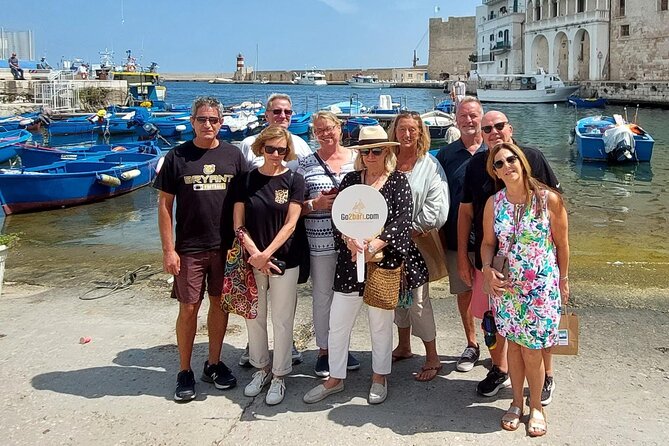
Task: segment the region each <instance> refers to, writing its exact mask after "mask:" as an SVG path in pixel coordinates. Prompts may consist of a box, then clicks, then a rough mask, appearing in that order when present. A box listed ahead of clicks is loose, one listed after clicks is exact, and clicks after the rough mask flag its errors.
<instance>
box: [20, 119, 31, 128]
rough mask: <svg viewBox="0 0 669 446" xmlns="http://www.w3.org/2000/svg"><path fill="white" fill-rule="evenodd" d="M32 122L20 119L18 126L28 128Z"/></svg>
mask: <svg viewBox="0 0 669 446" xmlns="http://www.w3.org/2000/svg"><path fill="white" fill-rule="evenodd" d="M33 122H34V121H33V120H32V119H21V120H20V121H19V125H20V126H21V127H26V126H29V125H30V124H32V123H33Z"/></svg>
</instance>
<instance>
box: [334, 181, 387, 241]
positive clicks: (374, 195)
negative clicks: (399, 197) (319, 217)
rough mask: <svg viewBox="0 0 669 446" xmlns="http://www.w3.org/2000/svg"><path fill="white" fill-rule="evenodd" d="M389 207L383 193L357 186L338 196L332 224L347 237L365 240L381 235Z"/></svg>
mask: <svg viewBox="0 0 669 446" xmlns="http://www.w3.org/2000/svg"><path fill="white" fill-rule="evenodd" d="M387 217H388V205H387V204H386V200H385V199H384V198H383V195H381V192H379V191H378V190H376V189H374V188H373V187H371V186H366V185H364V184H355V185H353V186H350V187H347V188H346V189H344V190H343V191H341V192H339V193H338V194H337V198H335V200H334V202H333V203H332V222H333V223H334V225H335V226H336V227H337V229H339V230H340V231H341V233H342V234H344V235H346V236H347V237H351V238H354V239H357V240H364V239H368V238H372V237H375V236H377V235H379V234H380V233H381V231H382V230H383V226H384V225H385V224H386V218H387Z"/></svg>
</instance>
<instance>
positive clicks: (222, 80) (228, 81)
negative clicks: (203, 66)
mask: <svg viewBox="0 0 669 446" xmlns="http://www.w3.org/2000/svg"><path fill="white" fill-rule="evenodd" d="M234 82H235V81H233V80H232V79H229V78H227V77H216V78H214V79H209V83H210V84H232V83H234Z"/></svg>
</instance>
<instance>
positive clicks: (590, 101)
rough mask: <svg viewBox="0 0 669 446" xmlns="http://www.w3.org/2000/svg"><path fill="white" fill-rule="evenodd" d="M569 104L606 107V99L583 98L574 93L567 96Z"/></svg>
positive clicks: (582, 106) (579, 106) (583, 106)
mask: <svg viewBox="0 0 669 446" xmlns="http://www.w3.org/2000/svg"><path fill="white" fill-rule="evenodd" d="M567 104H568V105H571V106H572V107H576V108H604V107H605V106H606V99H604V98H582V97H580V96H577V95H575V94H572V95H571V96H569V97H568V98H567Z"/></svg>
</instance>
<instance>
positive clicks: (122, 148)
mask: <svg viewBox="0 0 669 446" xmlns="http://www.w3.org/2000/svg"><path fill="white" fill-rule="evenodd" d="M124 150H127V149H126V148H125V147H123V146H116V147H114V148H112V152H123V151H124Z"/></svg>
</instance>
